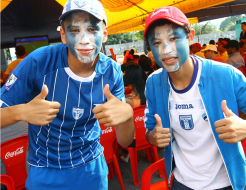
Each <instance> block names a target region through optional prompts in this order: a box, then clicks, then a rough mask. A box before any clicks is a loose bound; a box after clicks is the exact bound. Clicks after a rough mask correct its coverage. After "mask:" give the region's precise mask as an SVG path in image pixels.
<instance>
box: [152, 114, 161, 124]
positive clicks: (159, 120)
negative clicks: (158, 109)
mask: <svg viewBox="0 0 246 190" xmlns="http://www.w3.org/2000/svg"><path fill="white" fill-rule="evenodd" d="M154 116H155V120H156V127H162V123H161V118H160V116H159V115H158V114H155V115H154Z"/></svg>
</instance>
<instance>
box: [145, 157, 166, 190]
mask: <svg viewBox="0 0 246 190" xmlns="http://www.w3.org/2000/svg"><path fill="white" fill-rule="evenodd" d="M158 169H159V170H160V171H161V173H162V176H163V177H164V186H165V187H168V178H167V174H166V169H165V163H164V158H162V159H160V160H158V161H157V162H155V163H153V164H151V165H150V166H149V167H148V168H147V169H145V170H144V172H143V175H142V178H141V190H149V189H151V188H150V183H151V176H152V175H153V173H154V172H155V171H157V170H158ZM162 189H163V190H164V188H162Z"/></svg>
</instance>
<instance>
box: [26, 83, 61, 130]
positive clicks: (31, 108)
mask: <svg viewBox="0 0 246 190" xmlns="http://www.w3.org/2000/svg"><path fill="white" fill-rule="evenodd" d="M47 95H48V88H47V86H46V85H43V89H42V92H41V93H40V94H39V95H37V96H36V97H35V98H34V99H33V100H31V101H30V102H29V103H27V104H25V105H24V109H23V111H22V113H21V120H23V121H26V122H28V123H31V124H33V125H39V126H43V125H47V124H49V123H51V122H52V121H53V119H54V118H56V116H57V115H56V114H57V113H58V112H59V107H60V106H61V104H60V103H59V102H50V101H47V100H45V97H46V96H47Z"/></svg>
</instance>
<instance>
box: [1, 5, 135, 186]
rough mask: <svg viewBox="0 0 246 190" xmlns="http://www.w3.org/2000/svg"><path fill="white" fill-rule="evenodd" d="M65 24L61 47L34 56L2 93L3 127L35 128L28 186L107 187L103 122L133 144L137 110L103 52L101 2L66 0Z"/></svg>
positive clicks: (104, 32) (117, 69)
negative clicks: (25, 125)
mask: <svg viewBox="0 0 246 190" xmlns="http://www.w3.org/2000/svg"><path fill="white" fill-rule="evenodd" d="M60 21H61V24H62V28H61V30H60V33H61V39H62V42H63V44H60V45H55V46H47V47H43V48H40V49H38V50H36V51H34V52H33V53H31V54H30V55H29V56H28V57H26V58H25V59H24V60H23V61H22V62H21V63H20V64H19V65H18V66H17V68H16V69H15V70H14V72H13V73H12V74H11V76H10V79H9V80H8V83H7V84H6V85H5V86H4V87H3V88H2V89H1V127H4V126H7V125H10V124H13V123H15V122H17V121H20V120H23V121H26V122H28V123H30V125H29V148H30V150H29V156H28V162H29V163H30V165H31V167H30V170H29V174H28V178H27V181H26V189H35V190H39V189H40V190H44V189H74V190H75V189H91V190H106V189H107V175H108V168H107V164H106V162H105V159H104V155H103V147H102V146H101V144H100V135H101V130H100V126H99V122H100V123H102V124H104V125H105V126H106V127H113V126H114V127H115V130H116V136H117V140H118V142H119V143H120V144H121V145H122V146H128V145H129V144H130V143H131V142H132V140H133V135H134V124H133V119H132V117H133V111H132V108H131V107H130V106H129V105H128V104H126V103H125V96H124V85H123V75H122V72H121V68H120V66H119V65H118V64H117V63H116V62H114V61H113V60H112V59H110V58H108V57H106V56H105V55H104V54H101V53H99V51H100V49H101V46H102V43H104V42H106V40H107V27H106V26H107V20H106V15H105V12H104V9H103V6H102V5H101V3H100V2H99V1H98V0H86V1H85V0H84V1H82V0H81V1H77V0H69V1H68V2H67V3H66V4H65V6H64V10H63V12H62V15H61V17H60ZM48 90H49V91H48ZM20 92H21V93H20ZM25 102H27V104H25ZM119 108H120V109H119ZM98 121H99V122H98Z"/></svg>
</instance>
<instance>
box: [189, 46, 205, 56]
mask: <svg viewBox="0 0 246 190" xmlns="http://www.w3.org/2000/svg"><path fill="white" fill-rule="evenodd" d="M202 49H203V48H202V46H201V44H199V43H194V44H192V45H191V51H192V52H193V55H197V56H199V57H202V58H205V57H204V54H203V53H202V52H201V50H202Z"/></svg>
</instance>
